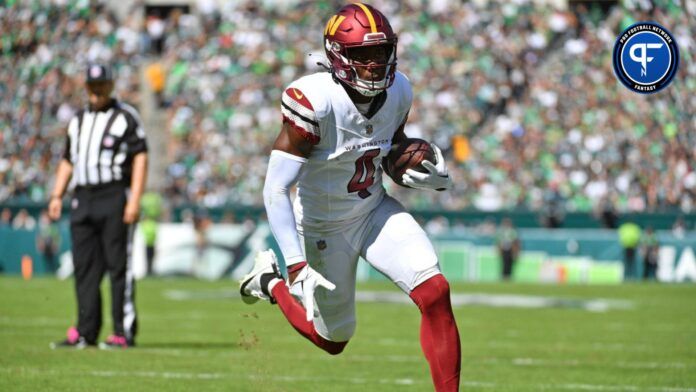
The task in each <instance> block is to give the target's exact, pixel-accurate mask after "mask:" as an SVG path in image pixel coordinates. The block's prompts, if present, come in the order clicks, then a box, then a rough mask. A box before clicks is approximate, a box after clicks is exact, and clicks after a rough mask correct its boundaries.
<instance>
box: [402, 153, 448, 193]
mask: <svg viewBox="0 0 696 392" xmlns="http://www.w3.org/2000/svg"><path fill="white" fill-rule="evenodd" d="M430 146H431V147H432V148H433V151H435V163H432V162H430V161H427V160H424V161H423V162H421V165H422V166H423V167H424V168H425V170H427V171H428V172H427V173H421V172H418V171H415V170H413V169H408V170H406V173H404V175H403V176H402V177H401V180H402V182H403V183H404V185H407V186H410V187H411V188H417V189H435V190H437V191H444V190H446V189H450V188H451V187H452V178H450V176H449V173H448V172H447V165H446V164H445V158H444V157H443V156H442V151H440V148H439V147H438V146H436V145H435V144H433V143H430Z"/></svg>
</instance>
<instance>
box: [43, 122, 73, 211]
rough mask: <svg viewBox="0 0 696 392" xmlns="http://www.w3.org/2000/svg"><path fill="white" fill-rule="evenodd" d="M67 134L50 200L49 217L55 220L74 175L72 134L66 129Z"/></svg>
mask: <svg viewBox="0 0 696 392" xmlns="http://www.w3.org/2000/svg"><path fill="white" fill-rule="evenodd" d="M72 121H73V122H75V124H77V120H76V119H73V120H72ZM65 133H66V135H65V148H64V150H63V157H62V159H61V160H60V162H58V170H56V182H55V183H54V184H53V191H52V192H51V196H50V197H49V200H48V217H49V218H51V219H53V220H58V219H60V215H61V212H62V211H61V210H62V209H63V195H64V194H65V190H66V189H67V188H68V183H69V182H70V178H71V177H72V172H73V165H72V162H71V161H70V150H71V148H70V136H69V135H67V130H66V132H65Z"/></svg>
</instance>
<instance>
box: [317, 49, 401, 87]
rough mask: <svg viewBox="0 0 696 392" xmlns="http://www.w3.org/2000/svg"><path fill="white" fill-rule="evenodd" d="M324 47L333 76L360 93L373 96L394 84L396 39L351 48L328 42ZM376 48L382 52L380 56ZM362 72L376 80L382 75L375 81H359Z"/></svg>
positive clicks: (368, 79)
mask: <svg viewBox="0 0 696 392" xmlns="http://www.w3.org/2000/svg"><path fill="white" fill-rule="evenodd" d="M326 46H327V48H326V49H327V53H330V54H332V55H333V56H331V57H332V58H333V60H334V61H332V62H331V63H332V72H333V74H334V75H335V76H336V77H337V78H338V79H340V80H341V81H342V82H344V83H345V84H347V85H348V86H350V87H351V88H353V89H354V90H356V91H357V92H359V93H360V94H362V95H364V96H366V97H374V96H376V95H378V94H379V93H381V92H382V91H384V90H386V89H388V88H389V87H391V85H392V83H394V74H395V72H396V38H392V39H388V40H387V39H381V40H376V41H374V42H366V43H359V44H354V45H341V44H339V43H337V42H330V41H329V40H327V41H326ZM379 49H382V50H381V53H380V50H379ZM369 54H372V56H370V55H369ZM375 54H376V55H375ZM370 57H372V58H370ZM365 69H369V70H372V72H373V73H374V74H375V75H373V76H375V77H379V76H380V75H383V76H382V77H381V78H379V79H377V80H374V79H372V78H361V77H360V74H361V73H362V74H364V72H365V71H364V70H365Z"/></svg>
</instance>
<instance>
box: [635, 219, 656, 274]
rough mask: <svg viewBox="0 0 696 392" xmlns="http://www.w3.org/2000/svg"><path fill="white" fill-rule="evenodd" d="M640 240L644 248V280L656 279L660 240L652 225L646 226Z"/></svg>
mask: <svg viewBox="0 0 696 392" xmlns="http://www.w3.org/2000/svg"><path fill="white" fill-rule="evenodd" d="M640 242H641V245H642V248H643V280H648V279H651V280H652V279H655V276H656V275H655V273H656V272H657V261H658V258H659V255H660V242H659V241H658V240H657V235H655V232H654V231H653V228H652V227H651V226H648V227H646V228H645V232H644V233H643V235H642V236H641V240H640Z"/></svg>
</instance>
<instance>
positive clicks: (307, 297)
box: [263, 121, 336, 321]
mask: <svg viewBox="0 0 696 392" xmlns="http://www.w3.org/2000/svg"><path fill="white" fill-rule="evenodd" d="M312 140H313V139H312V138H308V134H306V133H304V132H303V131H302V130H301V129H297V127H296V125H295V126H293V124H291V123H289V122H286V121H284V122H283V127H282V128H281V130H280V134H279V135H278V137H277V138H276V141H275V143H274V144H273V151H271V158H270V159H269V161H268V171H267V172H266V181H265V183H264V186H263V202H264V205H265V207H266V214H267V215H268V224H269V226H271V231H272V232H273V236H274V237H275V239H276V241H277V242H278V246H279V247H280V251H281V252H282V253H283V258H284V259H285V264H286V266H287V269H288V282H289V284H290V285H291V287H298V291H299V293H300V294H301V296H302V304H303V306H304V308H305V311H306V316H307V321H309V320H311V319H312V318H313V317H314V291H315V289H316V288H317V287H318V286H322V287H324V288H326V289H327V290H333V289H335V288H336V286H335V285H334V284H333V283H331V282H329V281H328V280H326V279H325V278H324V277H323V276H322V275H321V274H319V273H318V272H316V271H314V270H313V269H312V268H311V267H310V266H309V264H307V261H306V260H307V259H306V258H305V256H304V253H303V252H302V246H301V244H300V238H299V236H298V234H297V227H296V226H295V216H294V215H293V211H292V203H291V202H290V188H291V187H292V186H293V185H294V184H295V183H296V182H297V178H298V177H299V175H300V171H301V170H302V165H304V163H305V162H307V158H308V157H309V154H310V153H311V152H312V147H313V143H312Z"/></svg>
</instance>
